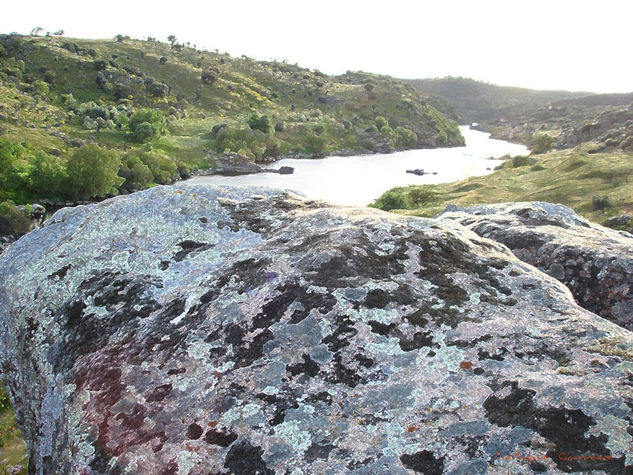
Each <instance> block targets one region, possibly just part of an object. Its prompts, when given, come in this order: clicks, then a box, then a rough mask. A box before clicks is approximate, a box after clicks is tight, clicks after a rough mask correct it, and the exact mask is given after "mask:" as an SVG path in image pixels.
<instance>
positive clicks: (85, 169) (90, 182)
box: [66, 144, 124, 199]
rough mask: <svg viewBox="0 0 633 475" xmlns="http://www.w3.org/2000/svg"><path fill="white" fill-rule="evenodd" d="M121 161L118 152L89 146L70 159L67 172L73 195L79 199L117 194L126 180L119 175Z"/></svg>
mask: <svg viewBox="0 0 633 475" xmlns="http://www.w3.org/2000/svg"><path fill="white" fill-rule="evenodd" d="M120 167H121V160H120V158H119V156H118V155H117V153H116V152H114V151H112V150H108V149H106V148H103V147H99V146H98V145H94V144H88V145H83V146H82V147H80V148H78V149H77V150H75V151H74V152H73V153H72V155H71V156H70V157H69V158H68V163H67V165H66V170H67V172H68V181H69V184H70V186H71V190H72V193H73V195H74V196H75V197H76V198H78V199H89V198H93V197H103V196H106V195H108V194H113V195H114V194H116V193H117V189H118V187H119V186H120V185H121V184H122V183H123V181H124V179H123V178H121V177H120V176H119V175H118V171H119V168H120Z"/></svg>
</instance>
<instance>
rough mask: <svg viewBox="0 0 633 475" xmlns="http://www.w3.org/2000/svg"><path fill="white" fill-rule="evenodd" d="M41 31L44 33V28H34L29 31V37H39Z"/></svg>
mask: <svg viewBox="0 0 633 475" xmlns="http://www.w3.org/2000/svg"><path fill="white" fill-rule="evenodd" d="M42 31H44V28H42V27H41V26H36V27H35V28H33V29H32V30H31V35H32V36H37V35H39V34H40V33H41V32H42Z"/></svg>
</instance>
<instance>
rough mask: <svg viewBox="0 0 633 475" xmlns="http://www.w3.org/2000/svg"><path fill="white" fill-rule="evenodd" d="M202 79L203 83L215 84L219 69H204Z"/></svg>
mask: <svg viewBox="0 0 633 475" xmlns="http://www.w3.org/2000/svg"><path fill="white" fill-rule="evenodd" d="M200 80H201V81H202V84H213V83H214V82H215V81H217V80H218V71H214V70H209V71H202V74H201V75H200Z"/></svg>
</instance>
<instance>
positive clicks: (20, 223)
mask: <svg viewBox="0 0 633 475" xmlns="http://www.w3.org/2000/svg"><path fill="white" fill-rule="evenodd" d="M30 225H31V220H30V217H29V214H28V213H27V212H26V211H25V210H21V209H19V208H18V207H17V206H15V204H14V203H13V201H1V202H0V234H4V235H7V234H13V235H21V234H25V233H27V232H28V231H29V227H30Z"/></svg>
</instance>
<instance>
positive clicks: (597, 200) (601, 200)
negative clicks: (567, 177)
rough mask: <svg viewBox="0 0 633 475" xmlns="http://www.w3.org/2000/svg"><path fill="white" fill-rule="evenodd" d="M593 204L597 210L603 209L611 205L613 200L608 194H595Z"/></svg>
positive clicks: (592, 199)
mask: <svg viewBox="0 0 633 475" xmlns="http://www.w3.org/2000/svg"><path fill="white" fill-rule="evenodd" d="M591 205H592V206H593V209H594V210H595V211H602V210H605V209H607V208H610V207H611V200H610V199H609V197H608V196H593V197H592V198H591Z"/></svg>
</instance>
